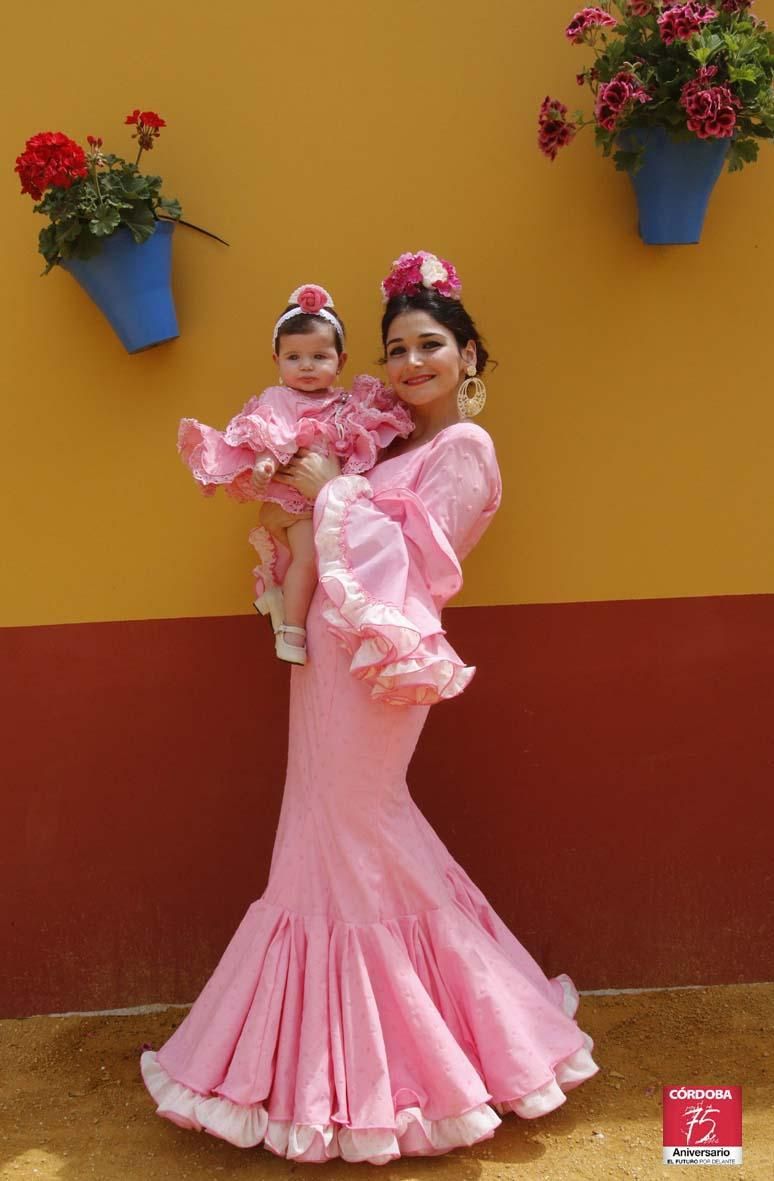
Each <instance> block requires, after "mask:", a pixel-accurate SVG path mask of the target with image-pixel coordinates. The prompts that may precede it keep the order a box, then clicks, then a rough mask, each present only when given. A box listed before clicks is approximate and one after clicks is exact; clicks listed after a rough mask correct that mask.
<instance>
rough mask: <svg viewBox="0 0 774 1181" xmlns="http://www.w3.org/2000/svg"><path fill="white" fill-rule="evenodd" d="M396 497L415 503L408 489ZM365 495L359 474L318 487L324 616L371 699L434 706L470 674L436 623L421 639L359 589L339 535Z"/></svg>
mask: <svg viewBox="0 0 774 1181" xmlns="http://www.w3.org/2000/svg"><path fill="white" fill-rule="evenodd" d="M402 495H403V496H404V497H405V498H406V499H412V500H413V499H415V497H414V495H413V493H411V492H408V491H407V490H403V492H402ZM372 498H373V490H372V488H371V485H370V484H369V482H368V480H366V479H364V478H363V477H362V476H347V477H340V478H339V479H337V480H333V481H331V483H330V484H328V486H327V488H326V490H325V496H324V498H323V499H322V511H321V512H319V510H318V516H317V520H316V528H315V543H316V547H317V557H318V566H319V573H320V585H321V586H322V588H323V590H324V591H325V594H326V601H325V603H324V605H323V608H322V614H323V618H324V619H325V621H326V623H327V624H328V626H329V628H330V630H331V631H332V633H333V635H334V636H335V637H336V638H337V639H338V640H339V642H340V643H341V644H342V645H343V646H344V647H345V648H346V649H347V650H348V651H349V653H350V656H351V657H352V661H351V664H350V671H351V672H352V673H353V675H354V676H356V677H358V678H359V679H360V680H363V681H366V682H367V683H368V684H369V685H370V687H371V696H372V697H374V698H375V699H378V700H381V701H383V702H385V703H386V704H388V705H434V704H435V703H436V702H438V701H444V700H446V699H448V698H450V697H456V696H457V695H458V694H459V693H462V691H463V689H465V687H466V686H467V684H468V683H469V681H470V680H471V678H472V677H473V674H474V673H475V669H474V668H472V667H467V666H466V665H464V664H463V662H462V661H461V660H460V658H459V657H458V656H457V653H456V652H455V651H454V649H453V648H452V647H451V645H450V644H449V643H448V642H447V641H446V639H445V638H444V635H443V631H442V629H441V627H440V621H439V625H438V626H439V630H438V633H437V634H435V635H430V636H427V637H425V638H423V637H422V634H421V632H420V631H419V629H418V628H417V627H416V626H415V625H414V624H413V623H412V621H411V619H410V618H409V617H408V616H407V615H405V614H404V613H403V611H401V610H400V608H399V607H396V606H395V604H393V603H387V602H380V601H378V600H376V599H374V598H372V597H371V596H370V595H369V594H368V592H367V591H365V590H364V588H363V587H362V586H361V584H360V582H359V579H358V578H357V576H356V574H355V572H354V571H353V570H352V568H351V566H350V564H349V557H348V550H347V544H346V537H345V534H346V528H347V520H348V515H349V510H350V508H351V506H352V505H353V504H354V503H355V502H356V501H357V500H360V499H366V500H371V499H372ZM320 503H321V502H320V501H318V505H319V504H320Z"/></svg>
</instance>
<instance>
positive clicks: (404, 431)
mask: <svg viewBox="0 0 774 1181" xmlns="http://www.w3.org/2000/svg"><path fill="white" fill-rule="evenodd" d="M337 422H338V427H339V428H340V429H339V432H338V438H334V441H333V449H334V451H335V452H336V454H337V455H339V456H340V457H341V458H342V459H343V460H344V462H343V464H342V468H341V470H342V474H343V475H346V476H350V475H359V474H360V473H361V472H367V471H370V469H371V468H372V467H373V466H374V464H375V463H376V462H377V460H378V458H379V452H380V451H383V450H384V449H385V447H389V445H390V443H392V442H393V441H394V440H395V439H397V438H401V439H406V438H408V436H409V435H410V434H411V432H412V431H413V429H414V420H413V419H412V417H411V415H410V414H409V412H408V410H407V409H406V407H405V406H404V405H403V403H402V402H401V401H400V399H399V398H397V397H396V396H395V394H394V393H393V391H392V390H391V389H390V388H389V387H388V386H385V385H383V384H382V382H381V381H379V380H378V378H376V377H371V376H370V375H369V374H367V373H361V374H359V375H358V376H357V377H356V378H355V379H354V381H353V382H352V390H351V392H350V395H349V397H348V398H347V401H346V402H345V403H344V406H343V408H342V411H341V413H340V415H339V416H338V419H337Z"/></svg>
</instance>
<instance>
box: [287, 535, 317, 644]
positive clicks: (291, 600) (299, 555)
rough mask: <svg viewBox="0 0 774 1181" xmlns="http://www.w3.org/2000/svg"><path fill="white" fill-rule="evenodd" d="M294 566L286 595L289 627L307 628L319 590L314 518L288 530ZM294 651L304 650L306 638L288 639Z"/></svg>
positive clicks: (293, 636)
mask: <svg viewBox="0 0 774 1181" xmlns="http://www.w3.org/2000/svg"><path fill="white" fill-rule="evenodd" d="M288 545H289V546H290V555H291V556H290V565H289V566H288V569H287V573H286V574H285V580H284V582H283V584H282V591H283V594H284V597H285V623H288V624H290V625H291V626H292V627H304V626H305V625H306V615H307V612H308V610H309V604H310V603H311V601H312V596H313V594H314V592H315V588H316V586H317V564H316V561H315V552H314V528H313V525H312V521H311V518H302V519H301V520H299V521H296V522H295V524H293V525H290V526H289V527H288ZM285 638H286V640H287V642H288V643H289V644H292V645H293V646H294V647H297V648H300V647H303V643H304V641H303V638H302V637H301V636H298V635H296V634H295V633H294V632H289V633H288V634H287V635H286V637H285Z"/></svg>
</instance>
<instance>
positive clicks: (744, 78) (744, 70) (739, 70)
mask: <svg viewBox="0 0 774 1181" xmlns="http://www.w3.org/2000/svg"><path fill="white" fill-rule="evenodd" d="M759 76H760V70H758V69H756V67H755V66H729V67H728V80H729V82H757V81H758V78H759Z"/></svg>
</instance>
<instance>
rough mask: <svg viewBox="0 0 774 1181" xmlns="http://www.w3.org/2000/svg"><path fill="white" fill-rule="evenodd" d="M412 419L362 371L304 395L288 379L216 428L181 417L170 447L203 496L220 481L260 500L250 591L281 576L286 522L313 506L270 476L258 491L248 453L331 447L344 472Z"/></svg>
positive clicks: (281, 458)
mask: <svg viewBox="0 0 774 1181" xmlns="http://www.w3.org/2000/svg"><path fill="white" fill-rule="evenodd" d="M413 429H414V423H413V421H412V419H411V416H410V415H409V413H408V411H407V410H406V408H405V407H404V406H403V404H402V403H401V402H400V401H399V400H398V399H397V398H396V397H395V395H394V394H393V393H392V391H391V390H389V389H388V388H386V387H385V386H384V385H382V383H381V382H380V381H378V380H377V379H376V378H374V377H369V376H368V375H367V374H361V375H360V376H358V377H356V378H355V379H354V381H353V383H352V389H351V391H350V392H347V391H346V390H343V389H331V390H330V391H328V392H327V393H324V394H314V395H312V394H304V393H301V392H299V391H298V390H293V389H290V388H289V387H288V386H270V387H269V388H268V389H266V390H264V391H263V393H262V394H261V395H260V397H253V398H250V400H249V401H248V402H247V403H246V404H245V405H244V406H243V407H242V409H241V410H240V412H239V413H238V414H237V415H235V416H234V418H232V419H231V421H230V422H229V424H228V426H227V427H226V429H225V430H224V431H219V430H216V428H215V427H211V426H207V425H205V424H204V423H201V422H198V421H197V420H196V419H195V418H184V419H182V421H181V423H180V428H179V431H178V440H177V446H178V451H179V452H180V455H181V457H182V459H183V461H184V463H186V464H187V465H188V467H189V468H190V469H191V472H192V474H193V476H194V479H195V480H196V481H197V482H198V483H199V485H200V486H201V489H202V491H203V492H204V494H205V495H208V496H212V495H213V494H214V492H215V491H216V490H217V489H218V488H219V487H222V488H223V489H224V490H225V492H226V493H227V494H228V495H229V496H231V497H232V498H233V499H234V500H238V501H242V502H244V501H248V500H261V501H262V502H263V508H262V509H261V514H260V521H261V524H260V525H259V526H258V528H256V529H254V530H253V531H252V533H251V534H250V541H251V543H252V544H253V546H254V547H255V549H256V550H257V551H258V555H259V565H258V567H257V568H256V570H255V571H254V573H255V575H256V578H257V579H258V585H257V591H258V594H260V593H261V592H262V590H263V589H265V588H266V587H267V586H271V585H274V584H275V583H278V582H281V581H282V578H283V576H284V571H285V568H286V567H287V562H288V550H287V545H286V540H287V538H286V533H285V530H286V529H287V527H288V526H289V525H291V524H293V522H294V521H295V520H299V519H301V518H304V517H306V518H310V517H311V516H312V510H313V508H314V506H313V505H312V504H311V502H310V501H308V500H306V499H305V498H304V497H303V496H301V495H300V493H298V492H296V491H295V489H293V488H289V487H288V486H287V485H285V484H280V483H278V482H277V481H276V480H272V481H271V482H270V483H269V485H268V487H267V488H266V490H265V491H264V492H262V493H260V495H259V493H258V492H257V491H256V489H255V487H254V485H253V483H252V471H253V465H254V464H255V460H256V456H257V455H259V454H261V453H265V452H269V453H270V454H271V455H272V456H273V457H274V458H275V459H276V461H277V463H278V464H279V465H280V467H282V466H284V465H285V464H286V463H288V462H289V461H290V460H291V459H292V457H293V456H294V455H295V453H296V451H298V450H299V448H302V447H304V448H309V449H310V450H312V451H319V452H331V453H332V454H334V455H336V456H337V457H338V458H339V459H340V460H341V463H342V469H341V470H342V472H343V473H344V474H346V475H354V474H359V473H361V472H365V471H368V470H369V469H370V468H372V467H373V466H374V464H375V463H376V461H377V458H378V455H379V453H380V452H381V451H382V450H383V449H384V448H385V447H387V446H389V444H390V443H392V442H393V440H394V439H396V438H398V437H400V438H404V439H405V438H406V437H407V436H408V435H409V434H410V433H411V431H412V430H413Z"/></svg>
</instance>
